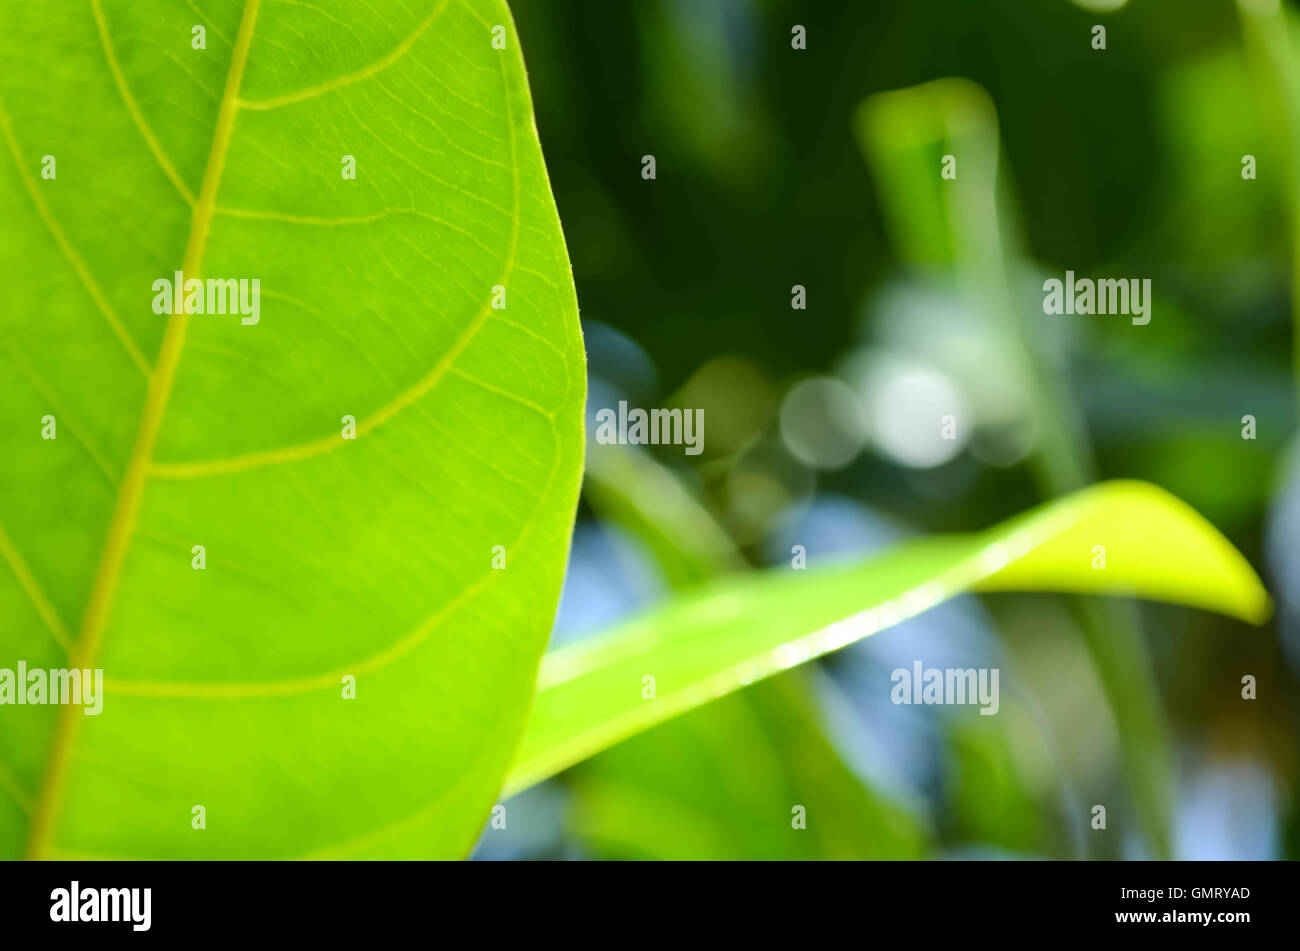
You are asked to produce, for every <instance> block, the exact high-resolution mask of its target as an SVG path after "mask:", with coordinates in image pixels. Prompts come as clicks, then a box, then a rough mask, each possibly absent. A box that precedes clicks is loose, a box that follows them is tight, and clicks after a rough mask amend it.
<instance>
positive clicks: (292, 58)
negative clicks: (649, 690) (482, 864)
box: [0, 0, 585, 858]
mask: <svg viewBox="0 0 1300 951" xmlns="http://www.w3.org/2000/svg"><path fill="white" fill-rule="evenodd" d="M410 6H413V7H415V8H417V9H410V8H409V7H408V5H401V4H398V5H384V6H383V7H382V8H379V9H378V10H377V9H376V8H374V7H373V6H371V5H360V4H334V5H331V10H332V12H327V11H325V10H323V9H320V8H317V7H314V6H311V5H306V4H290V3H282V2H278V0H263V2H260V3H259V2H258V0H249V2H248V3H246V4H224V5H214V4H209V5H205V10H206V11H207V14H206V16H207V19H205V18H204V16H202V15H200V14H198V13H196V12H195V11H194V10H193V9H192V8H191V7H190V6H189V5H187V4H178V3H163V2H130V3H126V2H112V0H102V2H99V0H96V2H94V3H91V4H89V5H85V4H76V5H73V4H39V5H36V4H6V5H5V6H4V8H3V12H0V61H2V62H3V63H4V64H5V69H4V70H3V73H2V74H0V133H2V137H3V146H2V147H0V219H3V221H4V222H5V227H4V229H3V231H2V232H0V270H3V273H4V274H5V276H6V283H7V287H6V295H7V301H6V305H5V307H4V308H3V310H0V324H3V326H2V327H0V337H2V338H3V339H2V341H0V368H3V369H2V372H3V376H4V380H5V385H4V386H3V387H0V419H3V426H4V432H5V436H4V439H5V452H4V455H3V457H0V555H2V556H3V557H2V558H0V618H3V619H4V623H3V625H0V667H6V668H13V667H15V666H16V663H17V662H18V661H19V660H25V661H26V662H27V664H28V665H29V666H30V667H37V666H43V667H63V666H75V667H86V668H96V667H102V668H103V669H104V670H105V672H106V679H107V682H106V685H105V699H104V709H103V712H102V714H100V715H99V716H84V715H83V713H82V711H81V709H80V708H79V707H73V706H66V707H62V708H59V707H55V706H23V707H13V706H6V707H5V708H4V713H3V716H4V729H3V730H2V731H0V764H3V765H2V766H0V777H3V779H4V782H3V783H2V784H0V787H2V788H3V790H4V791H3V792H0V855H3V856H5V857H15V856H18V855H20V854H23V853H26V854H28V855H31V856H36V857H47V856H65V855H81V854H86V855H96V856H110V855H112V856H130V857H199V856H211V857H248V858H273V857H274V858H282V857H292V856H303V855H313V856H347V857H381V856H382V857H399V856H401V857H406V856H459V855H463V854H465V852H466V851H467V850H468V849H469V847H470V845H471V844H472V842H473V840H474V837H475V836H476V835H477V833H478V830H479V828H480V827H481V824H482V821H483V818H484V816H485V815H486V814H487V812H488V809H489V807H490V805H491V804H492V802H493V801H494V797H495V796H496V794H497V791H498V789H499V787H500V781H501V777H502V775H503V773H504V771H505V769H506V767H507V766H508V765H509V758H510V753H511V750H512V749H513V748H514V745H515V743H516V741H517V739H518V737H519V735H520V733H521V731H522V729H523V723H524V718H525V716H526V711H527V708H528V704H529V701H530V696H531V693H532V689H533V682H534V678H535V674H536V670H537V663H538V658H539V657H540V655H541V653H542V650H543V648H544V645H545V643H546V639H547V636H548V633H549V627H550V623H551V620H552V616H553V613H554V607H555V602H556V598H557V594H558V590H559V585H560V579H561V575H562V570H563V563H564V557H565V552H566V551H567V544H568V538H569V532H570V529H571V525H572V518H573V512H574V506H575V504H576V497H577V492H578V486H579V478H580V472H581V465H582V454H583V444H582V420H581V411H582V406H583V401H584V391H585V372H584V362H583V353H582V346H581V340H580V336H579V330H578V321H577V309H576V303H575V297H574V291H573V285H572V279H571V276H570V271H569V265H568V260H567V255H566V253H565V248H564V241H563V237H562V235H561V232H560V228H559V222H558V219H557V216H556V211H555V207H554V203H553V200H552V198H551V193H550V189H549V185H548V182H547V178H546V174H545V170H544V167H543V163H542V156H541V150H540V147H539V143H538V139H537V133H536V130H535V126H534V123H533V117H532V111H531V105H530V102H529V93H528V88H527V83H526V79H525V75H524V65H523V61H522V58H521V55H520V50H519V43H518V39H517V37H516V36H515V34H514V31H513V26H512V24H511V19H510V14H509V11H508V10H507V8H506V6H505V3H504V2H500V0H493V2H490V3H484V2H479V0H474V2H472V3H471V2H465V0H439V2H436V3H424V4H416V5H410ZM196 22H197V23H200V24H206V48H205V49H195V48H193V47H192V45H191V36H192V31H191V26H192V25H193V24H195V23H196ZM497 24H504V25H505V30H506V33H505V36H506V40H507V42H506V48H505V49H504V50H502V49H496V48H494V47H493V45H492V29H493V27H494V26H495V25H497ZM45 154H50V155H53V156H55V157H56V160H57V175H56V177H54V178H49V179H47V178H42V176H41V159H42V156H43V155H45ZM344 156H352V157H354V158H355V159H356V163H357V174H356V177H355V180H353V179H350V178H347V177H345V176H344V174H343V172H342V170H343V169H344V168H345V166H344V164H343V162H344ZM179 269H183V271H184V274H185V276H186V277H187V278H195V277H219V278H249V279H251V278H257V279H259V280H260V282H261V284H260V287H261V294H262V301H261V308H260V310H261V313H260V320H259V321H258V322H257V323H256V324H255V325H245V324H243V323H241V321H240V319H239V318H237V317H215V316H200V315H197V314H196V315H179V316H158V315H156V314H155V313H153V312H151V299H152V298H153V296H154V291H153V290H152V287H151V285H152V282H153V281H155V280H156V279H159V278H168V279H170V278H171V277H172V274H173V272H174V271H175V270H179ZM495 285H502V286H505V287H506V288H507V289H508V297H507V299H506V301H505V303H506V308H505V309H504V310H498V309H494V308H493V306H492V303H491V300H492V296H493V287H494V286H495ZM47 414H49V415H53V416H54V417H56V419H57V438H55V439H53V440H43V439H42V438H41V428H42V426H41V420H42V417H43V416H45V415H47ZM344 416H351V417H354V418H355V427H356V438H355V440H349V439H345V438H343V431H344V426H343V417H344ZM196 545H202V546H204V548H205V553H204V556H205V560H206V567H205V568H203V570H195V568H193V567H192V565H191V562H192V557H193V556H192V547H193V546H196ZM495 546H503V547H504V557H505V559H506V562H505V563H506V569H505V570H493V564H492V563H493V554H494V552H493V549H494V547H495ZM347 677H354V678H355V685H356V699H355V700H352V699H346V698H345V697H344V686H343V681H344V678H347ZM196 805H201V806H203V807H204V808H205V810H206V828H205V829H203V830H197V829H194V828H192V827H191V816H192V809H193V807H194V806H196Z"/></svg>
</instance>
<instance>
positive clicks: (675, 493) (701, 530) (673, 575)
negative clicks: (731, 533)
mask: <svg viewBox="0 0 1300 951" xmlns="http://www.w3.org/2000/svg"><path fill="white" fill-rule="evenodd" d="M583 494H584V497H585V498H586V499H587V501H588V503H589V504H590V505H591V507H592V509H593V510H594V511H595V512H596V513H597V514H598V515H600V516H601V517H602V518H605V519H607V520H609V521H612V522H616V523H618V524H619V525H622V526H623V527H624V528H626V529H627V530H628V531H630V532H632V533H633V534H635V535H636V536H638V537H639V538H640V539H641V540H642V541H643V542H645V543H646V545H647V546H648V547H649V549H650V551H651V552H652V553H653V554H654V556H655V559H656V561H658V563H659V566H660V567H661V568H662V569H663V572H664V577H665V578H666V579H667V580H668V583H669V584H670V585H672V586H673V587H674V588H681V587H688V586H690V585H692V584H697V583H699V582H701V581H704V580H705V579H707V578H711V577H715V576H716V575H719V574H724V573H727V572H730V571H737V570H739V569H741V568H743V567H745V559H744V558H743V557H742V556H741V554H740V552H739V551H738V550H737V549H736V546H735V545H734V544H733V543H732V541H731V539H730V538H729V537H728V536H727V533H726V532H725V531H723V529H722V528H721V527H720V526H719V525H718V523H717V522H716V521H714V519H713V516H712V515H710V514H709V512H708V510H707V509H706V508H704V506H703V505H702V504H701V503H700V502H699V501H698V500H697V499H696V498H695V497H694V496H693V495H692V494H691V493H690V492H689V491H688V489H687V488H686V486H685V485H683V484H682V482H681V480H680V479H678V478H677V476H676V475H675V474H674V473H673V472H672V470H670V469H667V468H665V467H664V466H662V465H660V464H659V463H658V462H656V461H655V460H654V458H653V457H652V456H651V455H650V454H649V453H648V452H646V451H645V450H644V449H642V448H640V447H639V446H602V445H599V444H592V445H589V446H588V449H587V470H586V478H585V481H584V482H583Z"/></svg>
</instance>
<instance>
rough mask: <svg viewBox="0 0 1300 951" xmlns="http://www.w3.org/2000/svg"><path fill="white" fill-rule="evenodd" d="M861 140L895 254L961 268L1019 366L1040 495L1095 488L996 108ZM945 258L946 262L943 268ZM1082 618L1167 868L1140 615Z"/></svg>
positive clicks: (949, 85)
mask: <svg viewBox="0 0 1300 951" xmlns="http://www.w3.org/2000/svg"><path fill="white" fill-rule="evenodd" d="M859 130H860V132H861V137H862V142H863V147H864V151H865V152H866V154H867V158H868V160H869V161H870V162H871V163H872V165H873V166H874V167H875V169H876V173H877V176H878V178H879V179H880V180H879V182H878V191H879V192H880V193H881V194H882V198H883V199H884V202H885V205H886V217H887V220H888V221H889V223H890V224H891V225H893V227H894V229H895V232H896V233H895V236H894V237H895V245H896V246H897V247H899V248H900V250H901V251H902V252H903V253H904V256H905V257H906V256H908V255H907V252H908V251H909V250H911V251H913V252H915V251H918V250H919V251H921V255H920V256H921V258H922V260H921V262H920V263H947V264H949V265H951V267H952V268H953V270H954V271H955V273H956V274H957V277H958V281H959V282H960V286H961V290H962V291H963V293H964V294H965V295H966V296H967V297H968V299H971V300H973V301H975V302H976V304H977V305H978V307H979V310H980V312H981V313H982V314H984V315H985V317H986V319H987V321H988V327H989V330H990V332H992V333H993V334H994V335H995V337H996V339H997V340H998V341H999V344H1000V345H1001V346H1002V347H1003V348H1004V349H1005V352H1006V353H1007V354H1008V355H1009V356H1010V357H1011V359H1012V361H1013V365H1014V366H1015V368H1016V372H1017V375H1018V377H1019V382H1020V385H1021V387H1022V388H1023V391H1024V392H1025V394H1026V398H1027V400H1028V401H1029V402H1030V404H1031V405H1032V406H1034V407H1035V410H1036V417H1037V421H1038V424H1039V430H1038V440H1037V444H1036V446H1035V450H1034V454H1033V456H1032V457H1031V460H1030V461H1031V465H1032V468H1033V472H1034V476H1035V481H1036V483H1037V485H1038V488H1039V491H1040V493H1041V494H1042V495H1044V496H1045V497H1048V498H1052V497H1055V496H1059V495H1062V494H1064V493H1067V492H1070V491H1072V490H1074V489H1077V488H1079V487H1080V486H1082V485H1084V484H1086V483H1087V482H1090V481H1092V479H1093V478H1094V477H1095V474H1094V468H1093V461H1092V450H1091V447H1090V445H1089V443H1088V438H1087V432H1086V428H1085V426H1084V422H1083V419H1082V418H1081V416H1080V414H1079V413H1078V412H1077V411H1076V409H1075V406H1074V403H1073V401H1072V400H1071V399H1070V397H1069V392H1068V388H1067V386H1066V383H1065V379H1064V374H1063V373H1061V372H1059V371H1058V370H1055V369H1054V368H1052V367H1051V364H1050V360H1049V359H1048V356H1047V354H1046V353H1045V351H1044V349H1043V347H1042V346H1041V345H1040V344H1039V339H1040V338H1039V335H1038V334H1037V333H1036V332H1035V331H1036V328H1035V327H1033V326H1032V325H1031V324H1030V319H1031V318H1030V317H1029V315H1028V314H1026V312H1025V311H1024V309H1023V308H1021V307H1020V306H1019V305H1018V303H1017V300H1016V297H1017V295H1016V293H1015V289H1014V285H1013V279H1014V277H1015V272H1014V271H1013V269H1012V268H1011V267H1010V266H1009V263H1008V262H1018V261H1020V260H1022V257H1023V255H1022V251H1021V249H1020V248H1019V246H1018V242H1016V241H1014V240H1013V239H1012V238H1011V235H1012V233H1013V231H1012V229H1011V228H1010V227H1005V226H1004V225H1003V224H1002V222H1003V221H1004V219H1005V218H1006V217H1007V215H1006V212H1005V208H1006V207H1007V206H1009V204H1010V202H1008V201H1004V200H1003V199H1004V196H1003V195H1002V194H1001V192H1000V190H999V183H998V174H997V173H998V164H999V160H1000V157H1001V156H1000V152H1001V146H1000V141H999V136H998V127H997V112H996V110H995V108H994V106H993V102H992V100H991V99H990V98H989V96H988V94H987V93H986V92H985V91H984V90H983V89H982V88H980V87H979V86H977V85H976V84H974V83H972V82H970V81H968V80H964V79H943V80H937V81H934V82H930V83H926V84H923V85H921V86H916V87H913V88H910V89H904V90H900V91H897V92H890V93H882V94H880V95H877V96H873V97H871V98H870V99H868V100H867V101H866V102H865V103H864V104H863V107H862V111H861V114H860V117H859ZM935 145H941V146H942V150H943V151H944V152H946V153H948V154H951V155H953V156H954V157H955V158H956V161H957V163H958V164H957V178H956V179H955V180H951V181H942V180H940V179H939V176H938V170H939V169H938V165H937V162H936V164H935V165H933V166H931V167H929V168H924V167H923V166H922V163H924V162H927V161H933V160H934V159H936V158H937V156H934V155H932V154H929V153H928V152H927V147H929V148H930V149H931V151H932V149H933V146H935ZM918 152H919V153H920V155H921V158H920V159H919V160H918V158H917V153H918ZM900 153H903V155H902V157H900ZM909 153H910V154H909ZM909 166H910V167H909ZM919 166H920V167H919ZM901 169H905V173H906V179H907V180H906V181H905V182H897V181H894V180H892V179H891V177H890V175H891V173H893V174H897V173H898V172H899V171H900V170H901ZM900 186H902V187H900ZM936 187H937V188H938V189H939V193H940V196H941V197H940V198H939V201H938V202H937V203H936V202H935V200H934V199H933V198H931V197H919V190H920V189H925V190H929V191H930V192H931V193H932V192H933V190H934V189H935V188H936ZM914 198H916V199H917V201H916V205H918V206H919V207H920V208H923V209H924V208H929V209H935V208H939V209H941V211H942V214H943V218H944V224H942V225H940V224H938V223H936V222H934V221H933V220H929V221H927V220H925V218H926V216H925V215H923V214H922V215H918V214H916V207H914V206H913V205H912V199H914ZM891 210H892V212H893V213H892V214H890V212H891ZM927 229H928V231H927ZM939 230H943V231H946V235H945V238H944V239H940V238H937V237H936V234H935V232H936V231H939ZM936 251H938V252H939V254H940V256H941V257H947V261H940V262H935V261H934V257H935V254H936ZM913 257H914V259H915V256H913ZM926 258H929V259H930V260H928V261H927V260H925V259H926ZM1035 316H1037V315H1035ZM1075 606H1076V613H1077V616H1078V618H1079V625H1080V629H1081V631H1082V636H1083V640H1084V643H1085V645H1086V646H1087V649H1088V652H1089V654H1090V656H1091V658H1092V662H1093V665H1094V666H1095V668H1096V670H1097V676H1098V679H1099V680H1100V682H1101V684H1102V688H1103V690H1104V691H1105V694H1106V698H1107V701H1108V702H1109V703H1110V706H1111V709H1112V711H1113V712H1114V715H1115V720H1116V722H1117V723H1118V724H1119V742H1120V755H1121V757H1122V759H1123V762H1124V767H1125V775H1126V776H1128V777H1129V783H1130V786H1131V789H1132V795H1133V798H1134V802H1135V806H1136V810H1137V818H1138V825H1139V827H1140V829H1141V830H1142V833H1143V836H1144V838H1145V841H1146V846H1147V849H1148V851H1149V852H1150V854H1151V855H1152V857H1155V858H1167V857H1168V856H1169V854H1170V853H1169V822H1168V818H1167V816H1168V810H1169V806H1170V804H1171V803H1172V802H1173V801H1174V769H1173V757H1172V753H1171V751H1170V746H1169V739H1168V728H1167V724H1166V722H1165V717H1164V712H1163V710H1162V709H1161V707H1160V703H1159V699H1158V698H1159V692H1158V690H1157V689H1156V684H1155V680H1154V677H1153V676H1152V669H1151V661H1150V657H1149V655H1148V652H1147V649H1146V645H1145V644H1144V643H1143V641H1142V638H1141V634H1140V631H1139V627H1138V621H1137V615H1136V612H1135V611H1134V610H1133V608H1132V606H1131V605H1128V604H1123V603H1117V602H1110V601H1106V602H1101V601H1097V600H1095V599H1077V600H1076V602H1075Z"/></svg>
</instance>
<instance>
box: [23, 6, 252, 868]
mask: <svg viewBox="0 0 1300 951" xmlns="http://www.w3.org/2000/svg"><path fill="white" fill-rule="evenodd" d="M260 2H261V0H246V3H245V4H244V13H243V17H242V19H241V20H240V23H239V35H238V36H237V37H236V39H235V48H234V52H233V53H232V55H231V60H230V70H229V72H228V73H227V74H226V88H225V90H224V91H223V93H222V96H221V105H220V106H219V108H218V111H217V123H216V128H215V129H214V130H213V135H212V148H211V151H210V152H209V153H208V164H207V167H206V169H205V170H204V172H203V184H202V187H201V188H200V190H199V199H198V203H197V204H196V205H195V206H194V211H193V214H192V215H191V217H190V235H189V240H188V242H187V243H186V246H185V257H184V260H183V263H182V265H181V270H182V271H183V272H184V273H185V275H186V276H187V277H197V276H198V275H199V273H200V269H201V267H202V263H203V252H204V250H205V249H206V247H207V241H208V231H209V229H210V227H211V224H212V215H213V210H214V209H215V207H216V198H217V189H218V187H219V186H220V184H221V174H222V172H223V170H224V169H225V164H226V150H227V149H228V148H229V145H230V136H231V132H232V131H233V128H234V122H235V112H236V111H237V109H238V97H239V87H240V84H241V82H242V80H243V74H244V64H245V62H246V61H247V59H248V48H249V46H250V45H251V44H252V39H253V26H254V24H255V23H256V21H257V8H258V5H259V3H260ZM188 325H189V316H188V315H187V314H184V313H178V314H176V315H174V316H173V317H171V318H170V319H169V321H168V324H167V331H166V333H165V334H164V335H163V342H162V347H161V349H160V351H159V354H158V362H157V364H156V365H155V367H154V370H153V373H152V374H151V375H150V378H149V390H148V393H147V394H146V396H145V403H144V409H143V411H142V413H141V416H140V428H139V430H138V431H137V432H136V439H135V445H134V446H133V447H132V450H131V458H130V461H129V462H128V464H127V468H126V475H125V476H124V477H123V479H122V484H121V487H120V488H119V489H118V494H117V503H116V506H115V507H114V509H113V517H112V520H111V521H110V522H109V526H108V535H107V537H106V538H105V540H104V548H103V552H102V554H101V557H100V562H99V568H98V569H97V571H96V572H95V579H94V582H93V584H92V585H91V589H90V599H89V601H88V602H87V604H86V613H85V616H84V617H83V619H82V623H81V635H80V638H79V639H78V641H77V645H76V650H75V652H74V655H73V659H72V661H71V666H72V667H80V668H90V667H93V666H94V660H95V656H96V654H97V652H98V649H99V644H100V640H101V638H102V636H103V632H104V626H105V624H106V622H107V620H108V612H109V608H110V607H111V605H112V601H113V595H114V593H115V591H116V590H117V584H118V579H119V578H120V577H121V573H122V564H123V562H124V561H125V559H126V552H127V549H128V548H129V547H130V542H131V536H132V535H133V534H134V532H135V524H136V517H137V515H138V514H139V511H140V499H141V497H142V496H143V494H144V485H145V482H146V480H147V478H148V471H149V464H150V461H151V460H152V458H153V448H154V442H155V441H156V439H157V437H158V430H159V429H160V428H161V426H162V420H163V416H164V414H165V413H166V411H167V401H168V398H169V397H170V396H171V390H172V384H173V382H174V380H175V378H176V367H177V365H178V364H179V363H180V358H181V349H182V347H183V346H184V343H185V331H186V328H187V327H188ZM77 712H79V710H78V708H75V707H74V706H72V705H67V706H64V707H63V708H61V710H60V714H59V719H58V724H57V726H56V728H55V733H54V741H53V744H52V746H51V749H50V759H49V763H48V764H47V766H46V771H45V779H44V781H43V783H42V787H41V794H40V796H39V797H38V799H37V812H36V815H35V816H34V817H33V819H32V826H31V832H30V835H29V837H28V842H27V855H28V858H39V857H41V856H42V855H43V854H45V853H47V852H48V850H49V847H50V844H51V843H50V839H51V836H52V834H53V827H54V819H55V817H56V816H57V814H58V810H59V806H60V804H61V800H62V794H63V781H64V778H65V774H66V772H67V769H66V767H67V759H68V753H69V751H70V750H71V748H72V744H73V740H74V738H75V736H76V730H77V727H78V725H79V724H80V722H81V719H82V718H81V717H80V716H77V715H76V713H77Z"/></svg>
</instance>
